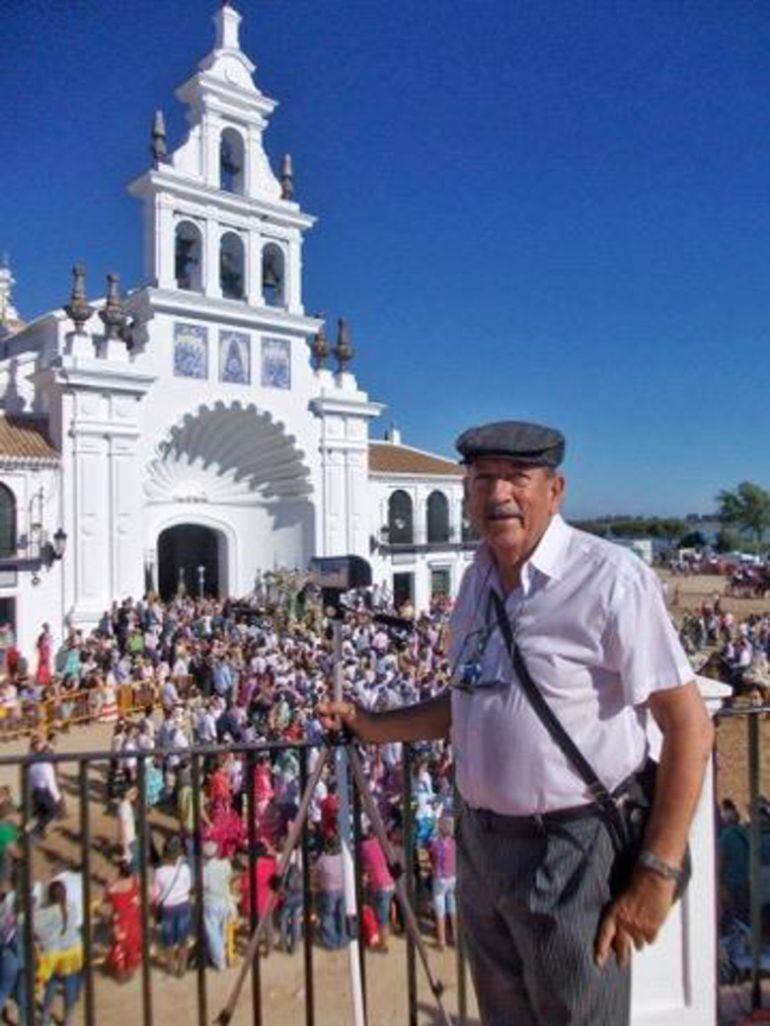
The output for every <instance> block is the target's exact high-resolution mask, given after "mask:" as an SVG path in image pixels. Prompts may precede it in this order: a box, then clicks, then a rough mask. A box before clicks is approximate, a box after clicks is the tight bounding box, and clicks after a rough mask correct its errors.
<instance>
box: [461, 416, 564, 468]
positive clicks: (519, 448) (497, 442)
mask: <svg viewBox="0 0 770 1026" xmlns="http://www.w3.org/2000/svg"><path fill="white" fill-rule="evenodd" d="M565 445H566V442H565V440H564V435H563V434H562V433H561V431H557V430H556V429H555V428H549V427H543V425H542V424H527V423H526V422H525V421H521V420H500V421H498V422H497V423H495V424H482V425H481V426H480V427H472V428H468V430H467V431H463V433H462V434H461V435H460V437H459V438H458V439H457V441H456V442H455V447H456V448H457V451H458V452H459V453H460V455H461V456H462V462H463V463H470V462H471V460H474V459H478V458H479V457H481V456H496V457H497V458H498V459H507V460H515V461H516V462H517V463H526V464H527V465H528V466H530V467H558V466H559V464H560V463H561V461H562V460H563V459H564V448H565Z"/></svg>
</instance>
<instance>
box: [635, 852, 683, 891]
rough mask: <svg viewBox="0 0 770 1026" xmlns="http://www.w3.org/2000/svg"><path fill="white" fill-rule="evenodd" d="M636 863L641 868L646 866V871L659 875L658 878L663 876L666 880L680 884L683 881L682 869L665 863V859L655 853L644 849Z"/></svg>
mask: <svg viewBox="0 0 770 1026" xmlns="http://www.w3.org/2000/svg"><path fill="white" fill-rule="evenodd" d="M636 861H637V863H638V864H639V865H640V866H644V868H645V869H649V870H651V871H652V872H653V873H657V875H658V876H662V877H663V879H664V880H673V881H674V882H675V883H679V882H680V880H681V879H682V870H681V868H677V867H676V866H672V865H671V864H670V863H668V862H664V861H663V859H661V858H658V856H657V855H656V854H655V853H654V852H652V851H649V849H647V848H642V850H641V851H640V852H639V857H638V858H637V860H636Z"/></svg>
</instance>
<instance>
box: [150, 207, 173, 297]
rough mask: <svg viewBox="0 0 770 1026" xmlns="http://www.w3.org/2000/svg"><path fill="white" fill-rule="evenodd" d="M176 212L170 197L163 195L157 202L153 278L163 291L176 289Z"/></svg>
mask: <svg viewBox="0 0 770 1026" xmlns="http://www.w3.org/2000/svg"><path fill="white" fill-rule="evenodd" d="M174 243H175V235H174V210H173V204H172V202H171V199H170V197H168V196H166V195H165V194H163V193H161V194H160V195H159V196H158V197H157V198H156V200H155V268H154V272H153V277H154V278H155V279H156V280H157V282H158V287H159V288H161V289H173V288H175V287H176V277H175V275H174V270H175V267H174Z"/></svg>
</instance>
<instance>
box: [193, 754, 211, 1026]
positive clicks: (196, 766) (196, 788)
mask: <svg viewBox="0 0 770 1026" xmlns="http://www.w3.org/2000/svg"><path fill="white" fill-rule="evenodd" d="M199 760H200V757H199V756H198V755H196V754H195V753H194V752H193V755H192V766H191V769H192V801H193V808H192V812H193V851H194V853H195V865H194V873H193V887H194V890H195V942H196V947H197V949H198V965H197V974H196V975H197V982H198V1023H199V1026H208V1019H209V1014H208V1001H207V995H206V932H205V929H204V926H203V850H202V847H203V846H202V844H201V766H200V761H199Z"/></svg>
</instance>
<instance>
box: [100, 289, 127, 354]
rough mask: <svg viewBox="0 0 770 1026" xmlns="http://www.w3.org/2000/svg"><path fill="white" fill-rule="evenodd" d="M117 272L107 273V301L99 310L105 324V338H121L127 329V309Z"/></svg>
mask: <svg viewBox="0 0 770 1026" xmlns="http://www.w3.org/2000/svg"><path fill="white" fill-rule="evenodd" d="M119 281H120V279H119V278H118V276H117V274H108V275H107V302H106V303H105V304H104V308H103V309H102V310H100V311H99V317H100V318H101V319H102V322H103V324H104V334H105V338H107V339H108V340H109V339H121V338H122V337H123V333H124V331H125V329H126V311H125V310H124V309H123V303H122V301H121V298H120V290H119V288H118V282H119Z"/></svg>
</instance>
